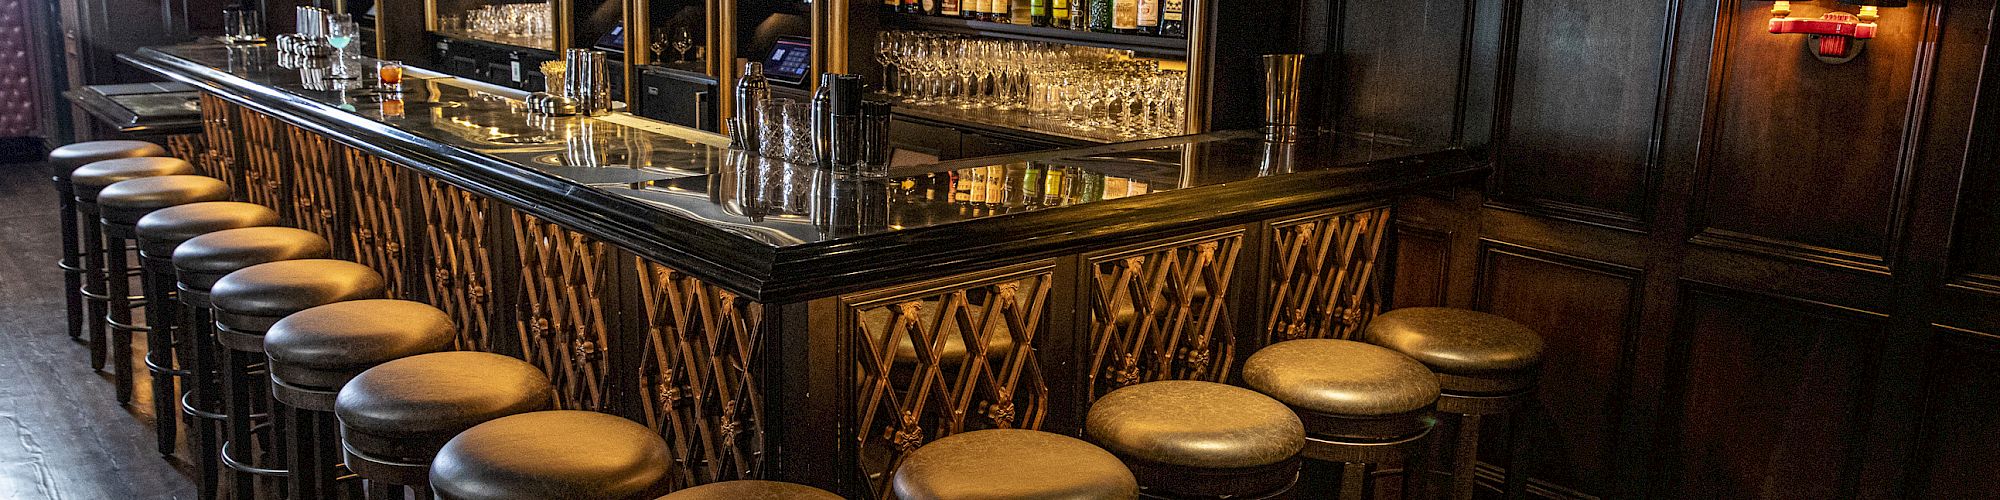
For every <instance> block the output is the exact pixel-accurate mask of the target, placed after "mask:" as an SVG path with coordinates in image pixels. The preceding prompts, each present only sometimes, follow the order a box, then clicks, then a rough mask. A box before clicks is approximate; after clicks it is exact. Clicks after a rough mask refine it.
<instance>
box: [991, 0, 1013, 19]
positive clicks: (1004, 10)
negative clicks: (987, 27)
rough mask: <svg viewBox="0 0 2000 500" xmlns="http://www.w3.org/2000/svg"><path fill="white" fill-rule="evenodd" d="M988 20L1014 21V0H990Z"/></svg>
mask: <svg viewBox="0 0 2000 500" xmlns="http://www.w3.org/2000/svg"><path fill="white" fill-rule="evenodd" d="M986 20H987V21H988V22H995V23H1011V22H1014V2H1011V1H1009V0H988V2H987V4H986Z"/></svg>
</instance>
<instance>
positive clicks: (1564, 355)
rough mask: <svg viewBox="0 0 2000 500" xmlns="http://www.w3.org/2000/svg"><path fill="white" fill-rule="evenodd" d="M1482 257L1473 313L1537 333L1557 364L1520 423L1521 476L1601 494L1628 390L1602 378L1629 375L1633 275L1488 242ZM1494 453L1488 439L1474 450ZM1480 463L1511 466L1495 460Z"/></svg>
mask: <svg viewBox="0 0 2000 500" xmlns="http://www.w3.org/2000/svg"><path fill="white" fill-rule="evenodd" d="M1481 253H1482V255H1481V259H1480V268H1481V272H1480V279H1479V301H1478V302H1479V308H1480V309H1482V310H1485V311H1488V312H1491V313H1494V314H1498V315H1501V316H1505V317H1507V318H1511V319H1513V320H1515V321H1520V322H1521V323H1522V324H1525V325H1527V326H1528V327H1529V328H1532V329H1534V330H1535V331H1536V332H1539V333H1540V334H1541V335H1542V340H1543V341H1544V342H1546V343H1547V350H1546V351H1545V352H1544V354H1543V356H1544V358H1545V359H1552V360H1561V362H1559V363H1549V364H1547V365H1544V366H1543V368H1542V373H1541V381H1542V383H1541V388H1540V389H1539V390H1538V392H1537V394H1536V397H1537V400H1536V401H1535V404H1534V406H1532V407H1530V408H1529V409H1528V410H1527V411H1526V412H1525V413H1523V414H1522V415H1524V417H1522V418H1529V419H1532V420H1533V421H1535V422H1538V423H1540V425H1535V426H1531V427H1530V428H1529V429H1528V431H1527V432H1528V435H1527V436H1526V439H1527V440H1528V442H1531V443H1538V445H1537V446H1536V450H1537V453H1536V456H1537V458H1536V462H1535V465H1536V466H1535V467H1533V468H1532V470H1531V471H1530V474H1531V475H1532V476H1533V477H1534V478H1535V479H1539V480H1542V481H1545V482H1552V483H1555V484H1561V485H1565V486H1568V487H1571V488H1576V489H1581V490H1584V491H1607V490H1609V489H1610V485H1611V483H1612V482H1613V481H1615V479H1614V478H1613V470H1612V464H1613V463H1614V452H1615V449H1614V442H1615V439H1616V435H1617V433H1618V414H1619V412H1620V411H1621V403H1622V402H1623V401H1625V400H1626V399H1627V398H1628V392H1627V391H1628V388H1627V386H1626V385H1625V383H1626V381H1625V380H1621V379H1619V378H1617V376H1616V375H1613V376H1611V377H1606V375H1607V374H1620V373H1626V372H1627V371H1628V370H1627V368H1626V364H1627V363H1628V358H1627V355H1626V353H1627V352H1629V350H1630V349H1629V346H1630V337H1631V335H1632V333H1633V331H1634V330H1633V326H1634V323H1635V322H1636V320H1637V319H1638V303H1639V302H1638V299H1639V291H1640V288H1639V278H1640V277H1639V271H1638V270H1637V269H1632V268H1629V267H1623V266H1617V265H1613V264H1607V263H1603V262H1589V261H1581V260H1577V259H1574V258H1569V257H1563V256H1559V255H1555V254H1551V253H1548V252H1544V251H1540V250H1533V249H1529V248H1524V247H1518V246H1513V245H1508V244H1504V243H1497V242H1487V243H1486V245H1485V248H1483V249H1482V252H1481ZM1492 428H1493V429H1494V430H1498V429H1499V428H1500V427H1498V426H1492ZM1499 436H1501V434H1500V433H1497V432H1495V433H1489V434H1488V437H1496V438H1497V437H1499ZM1500 444H1501V443H1500V442H1499V441H1497V440H1494V441H1493V442H1492V443H1491V445H1490V446H1482V447H1481V450H1482V451H1487V452H1494V451H1500V450H1504V449H1505V448H1504V447H1503V446H1500ZM1484 460H1485V461H1487V462H1492V463H1496V464H1499V465H1501V466H1503V467H1506V466H1510V465H1511V464H1508V463H1507V460H1506V457H1504V456H1502V455H1500V454H1491V453H1490V454H1489V456H1487V457H1484Z"/></svg>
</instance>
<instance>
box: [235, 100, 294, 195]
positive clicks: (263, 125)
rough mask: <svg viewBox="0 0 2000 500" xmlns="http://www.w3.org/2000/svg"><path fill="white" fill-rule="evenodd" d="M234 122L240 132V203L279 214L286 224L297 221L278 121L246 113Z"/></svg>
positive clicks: (240, 114)
mask: <svg viewBox="0 0 2000 500" xmlns="http://www.w3.org/2000/svg"><path fill="white" fill-rule="evenodd" d="M240 111H242V112H241V113H238V114H237V116H236V118H237V121H238V123H239V125H240V129H241V131H242V136H241V137H242V140H243V152H242V157H241V158H240V159H241V160H242V162H243V163H242V165H243V186H242V187H243V195H242V196H243V200H244V201H248V202H251V203H256V204H258V205H263V206H266V207H271V209H272V210H276V211H277V212H278V216H279V217H281V218H283V219H284V220H286V221H292V220H296V214H295V213H294V211H293V210H292V206H291V203H289V201H290V200H288V198H289V196H287V193H286V191H287V190H286V187H287V186H286V176H285V171H286V170H289V169H290V168H291V167H290V166H288V165H286V164H285V162H284V145H283V144H282V142H281V141H282V140H283V139H282V137H281V136H280V135H279V134H280V132H279V127H281V126H283V125H284V124H283V123H281V122H279V121H278V120H277V119H275V118H272V117H270V116H266V115H263V114H259V113H257V112H255V111H251V110H248V109H241V110H240Z"/></svg>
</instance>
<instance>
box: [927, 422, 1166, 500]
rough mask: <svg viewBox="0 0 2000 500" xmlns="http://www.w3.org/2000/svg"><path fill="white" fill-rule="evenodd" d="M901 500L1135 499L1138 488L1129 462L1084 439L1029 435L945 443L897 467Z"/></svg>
mask: <svg viewBox="0 0 2000 500" xmlns="http://www.w3.org/2000/svg"><path fill="white" fill-rule="evenodd" d="M895 491H896V497H897V498H901V499H903V500H944V499H950V500H985V499H994V500H998V499H1021V500H1039V499H1050V500H1053V499H1082V498H1089V499H1129V498H1135V497H1137V496H1138V495H1139V482H1138V480H1137V479H1135V478H1133V477H1132V471H1131V470H1130V469H1126V468H1125V464H1124V462H1120V461H1119V460H1118V457H1116V456H1113V455H1112V454H1111V452H1107V451H1104V450H1103V449H1102V448H1098V447H1096V446H1093V445H1091V444H1090V443H1086V442H1083V440H1080V439H1076V438H1072V437H1069V436H1064V435H1060V434H1051V433H1047V432H1041V431H1031V430H1023V429H989V430H981V431H972V432H963V433H959V434H953V435H951V436H946V437H945V438H943V439H939V440H937V441H934V442H931V443H930V444H926V445H924V446H923V447H921V448H917V451H914V452H910V454H909V455H908V456H906V457H904V458H903V465H902V466H900V467H897V468H896V478H895Z"/></svg>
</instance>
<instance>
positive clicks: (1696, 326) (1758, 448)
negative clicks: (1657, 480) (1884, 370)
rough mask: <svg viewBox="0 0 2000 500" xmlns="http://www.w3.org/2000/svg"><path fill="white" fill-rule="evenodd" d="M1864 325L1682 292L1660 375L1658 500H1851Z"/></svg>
mask: <svg viewBox="0 0 2000 500" xmlns="http://www.w3.org/2000/svg"><path fill="white" fill-rule="evenodd" d="M1881 328H1882V325H1881V324H1880V322H1879V321H1878V320H1877V319H1876V318H1873V317H1867V316H1864V315H1860V314H1857V313H1853V312H1850V311H1846V310H1842V309H1837V308H1832V307H1826V306H1822V305H1815V304H1806V303H1797V302H1791V301H1785V300H1782V299H1771V298H1765V297H1759V296H1754V295H1751V294H1748V293H1743V292H1735V291H1724V290H1721V289H1716V288H1711V287H1708V286H1704V285H1691V286H1690V287H1689V288H1688V289H1687V293H1686V294H1685V295H1684V297H1683V307H1682V311H1681V314H1680V323H1679V325H1678V328H1677V332H1676V336H1677V339H1676V344H1677V345H1676V350H1677V351H1678V352H1677V353H1676V356H1675V357H1674V358H1675V359H1674V361H1673V365H1672V366H1669V367H1668V369H1667V372H1668V373H1670V374H1673V375H1671V378H1670V380H1671V382H1670V383H1669V387H1667V388H1666V391H1667V395H1668V398H1669V400H1671V401H1672V403H1671V406H1670V408H1671V411H1669V412H1668V414H1669V415H1672V417H1671V418H1670V422H1669V424H1668V426H1667V428H1666V429H1663V432H1662V433H1661V438H1662V440H1663V441H1664V442H1663V444H1662V449H1663V450H1666V453H1664V454H1662V455H1661V456H1662V457H1663V459H1664V460H1665V463H1664V464H1663V465H1664V467H1662V468H1661V474H1662V475H1663V477H1662V478H1661V479H1663V480H1664V481H1665V485H1666V486H1665V487H1664V488H1663V489H1662V490H1660V491H1662V492H1672V494H1673V495H1674V496H1677V497H1683V498H1835V497H1839V496H1841V494H1842V493H1843V492H1849V491H1852V484H1853V483H1852V481H1853V480H1854V479H1855V478H1854V474H1853V465H1854V464H1853V463H1852V461H1850V460H1849V459H1848V457H1849V456H1850V453H1851V452H1852V451H1854V450H1852V449H1851V448H1852V447H1853V446H1855V445H1856V441H1855V439H1854V438H1855V436H1856V435H1855V432H1856V431H1857V430H1858V429H1857V427H1858V424H1860V423H1861V421H1860V415H1859V414H1858V410H1859V408H1860V407H1861V406H1860V404H1859V403H1858V402H1857V397H1858V396H1859V395H1860V394H1862V393H1864V390H1865V389H1866V383H1867V381H1868V368H1869V366H1870V365H1869V363H1868V362H1867V360H1868V358H1869V353H1871V352H1872V351H1873V350H1874V348H1875V346H1876V345H1877V343H1878V342H1879V341H1880V340H1881V339H1880V336H1881V335H1880V334H1881Z"/></svg>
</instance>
